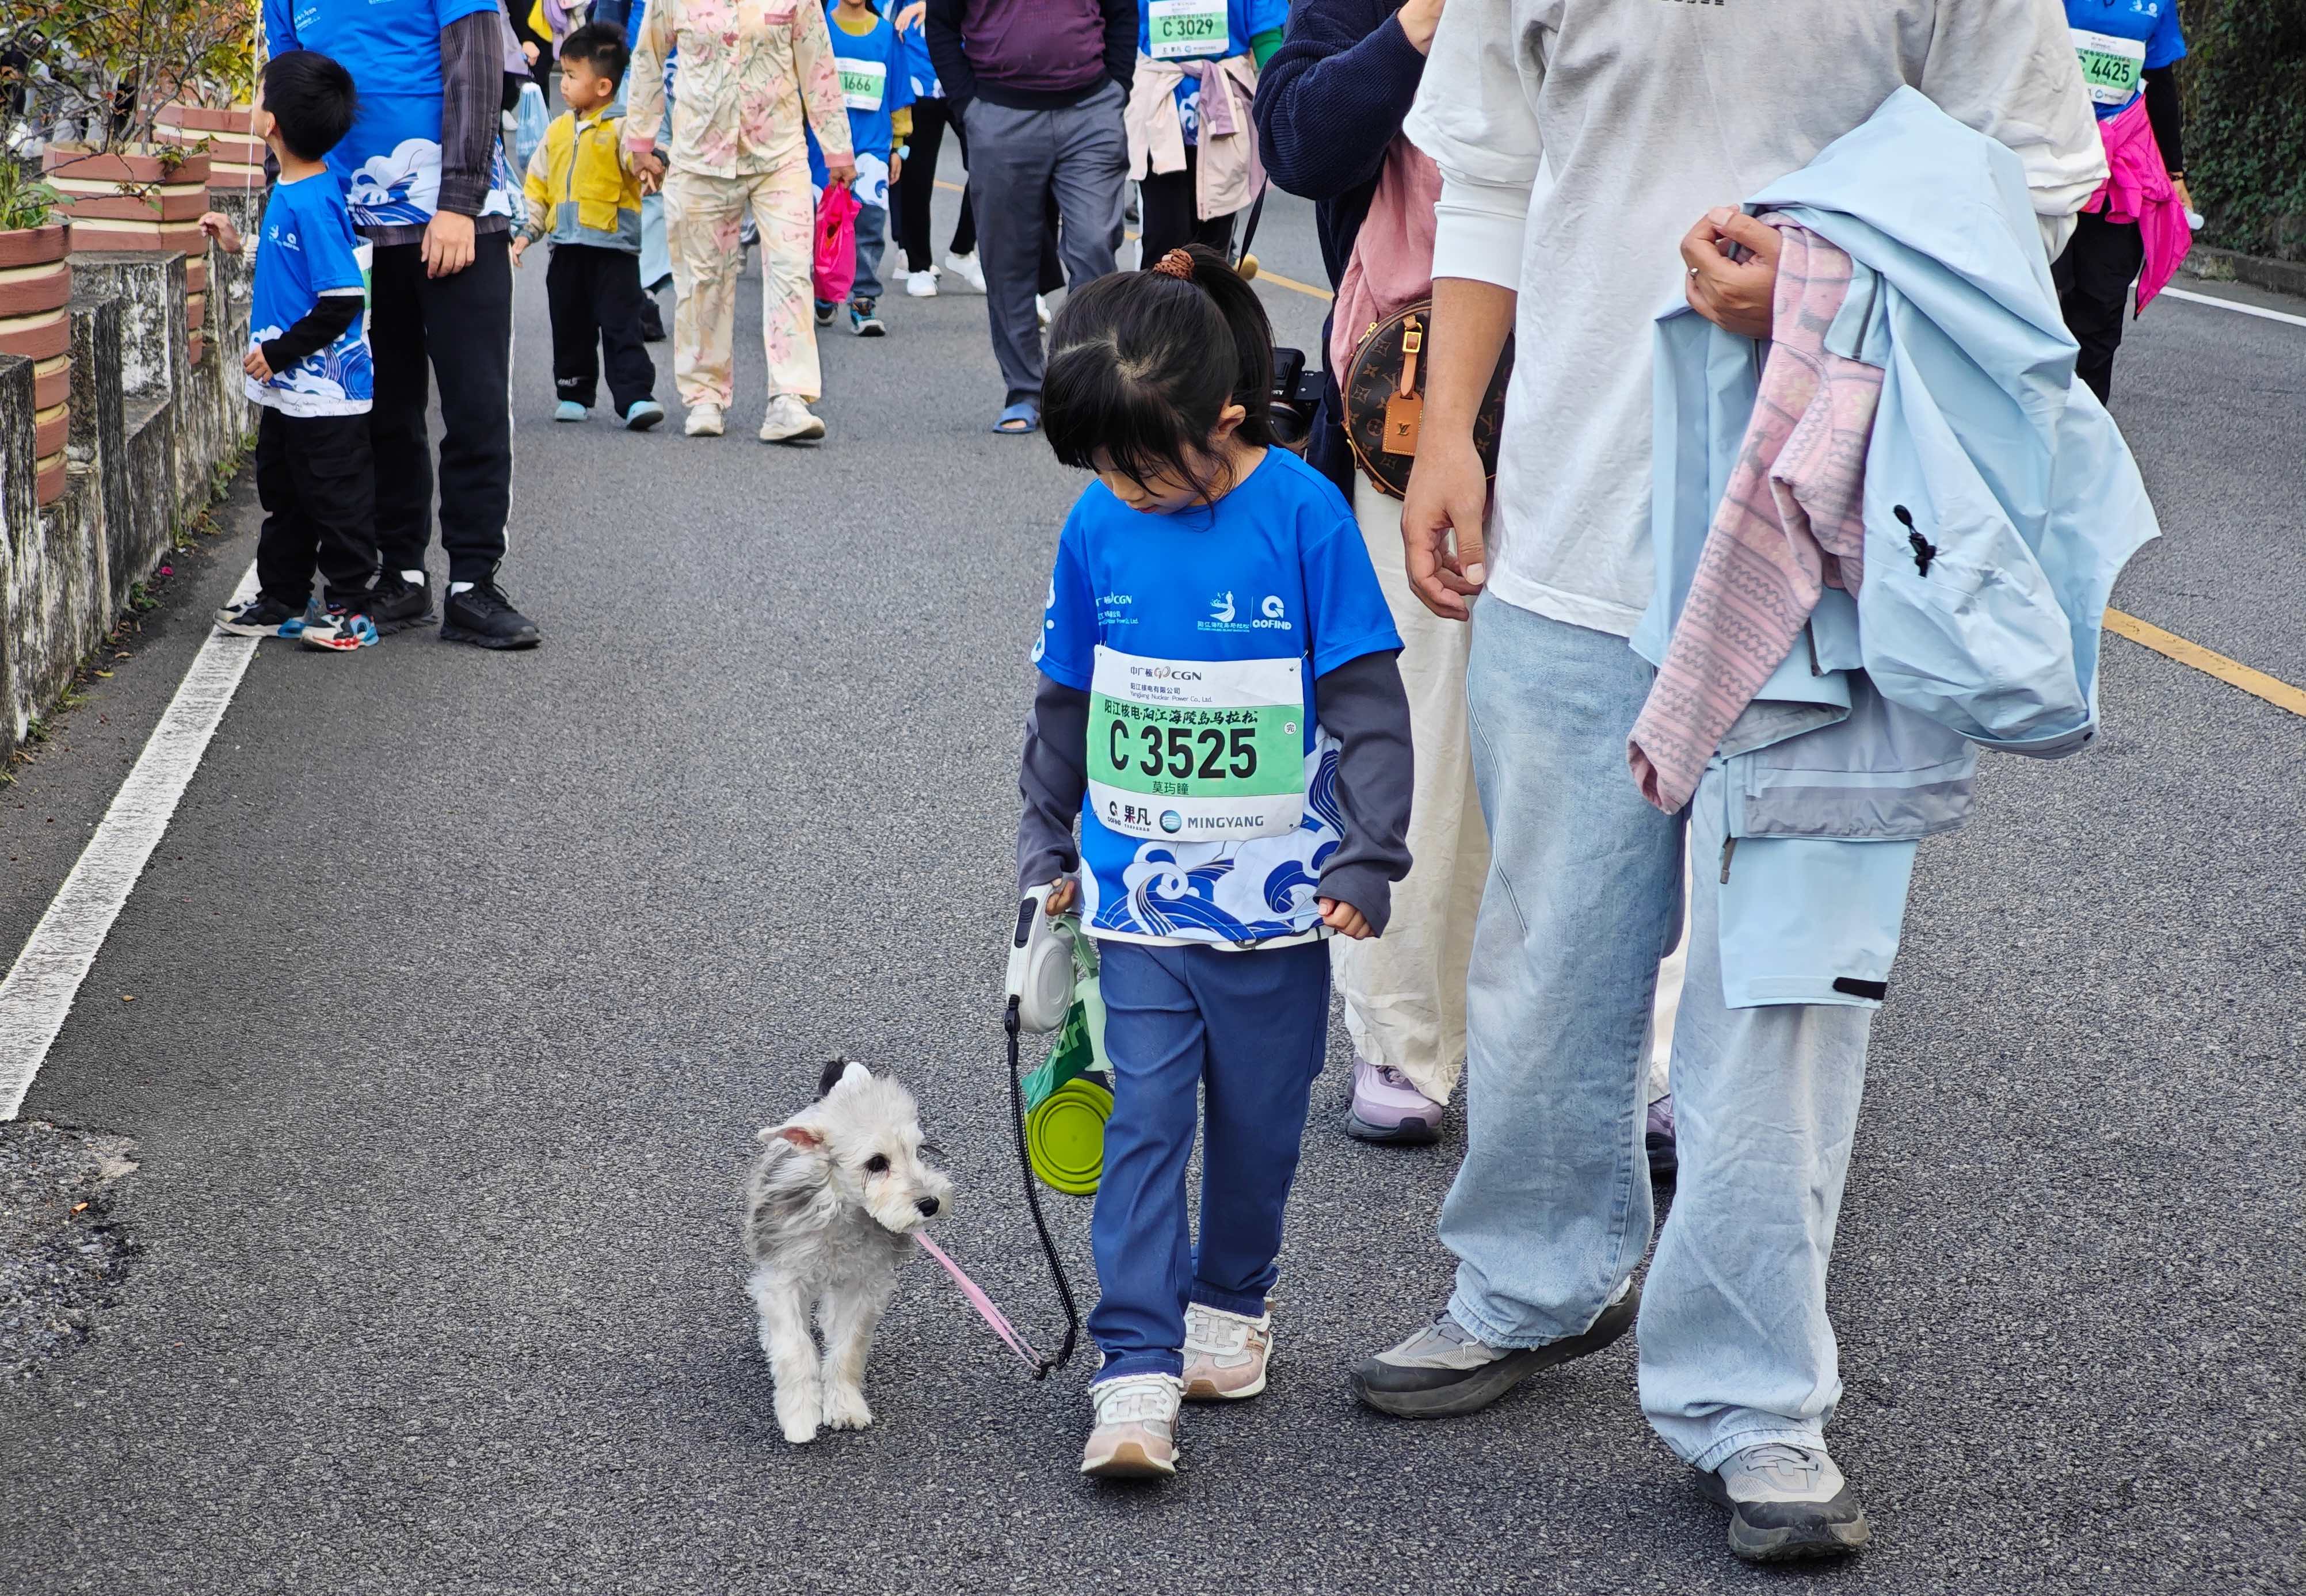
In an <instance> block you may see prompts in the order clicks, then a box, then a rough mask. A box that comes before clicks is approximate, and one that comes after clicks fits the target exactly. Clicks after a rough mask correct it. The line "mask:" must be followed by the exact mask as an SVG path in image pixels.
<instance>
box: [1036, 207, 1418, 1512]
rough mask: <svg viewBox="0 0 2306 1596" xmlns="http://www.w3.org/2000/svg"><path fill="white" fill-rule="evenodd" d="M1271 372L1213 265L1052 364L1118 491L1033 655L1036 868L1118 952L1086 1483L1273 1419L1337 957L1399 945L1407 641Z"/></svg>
mask: <svg viewBox="0 0 2306 1596" xmlns="http://www.w3.org/2000/svg"><path fill="white" fill-rule="evenodd" d="M1272 368H1273V352H1272V330H1271V328H1270V326H1269V325H1268V322H1267V320H1266V319H1265V311H1264V308H1263V307H1262V306H1261V305H1260V303H1258V299H1257V295H1256V294H1255V293H1254V292H1252V291H1251V288H1250V286H1249V285H1248V284H1247V283H1246V282H1244V281H1243V280H1242V278H1241V277H1238V276H1237V275H1235V274H1234V271H1233V270H1232V269H1231V268H1230V267H1228V266H1227V265H1226V263H1225V261H1224V260H1223V259H1222V258H1221V257H1220V256H1218V255H1217V254H1216V253H1215V252H1212V251H1209V250H1207V249H1203V248H1200V247H1194V248H1192V249H1190V250H1185V249H1180V250H1172V251H1170V252H1168V254H1166V256H1164V257H1163V258H1162V260H1160V262H1159V263H1158V264H1157V265H1156V266H1155V267H1153V268H1152V269H1150V270H1148V271H1143V272H1136V273H1127V274H1119V275H1115V276H1111V277H1102V278H1099V279H1098V280H1097V281H1096V282H1093V283H1089V284H1087V285H1085V286H1082V287H1081V288H1080V289H1079V290H1078V291H1076V292H1075V294H1073V295H1072V298H1071V300H1070V301H1069V302H1068V303H1067V304H1066V306H1065V309H1064V311H1063V313H1062V314H1061V315H1060V316H1059V317H1058V318H1057V321H1056V325H1055V328H1054V329H1052V333H1051V339H1050V354H1049V363H1048V371H1047V377H1046V385H1045V388H1044V397H1043V406H1044V407H1043V424H1044V425H1045V427H1046V430H1047V432H1048V438H1049V442H1050V445H1051V447H1052V448H1055V451H1056V455H1057V457H1058V458H1059V459H1060V460H1063V462H1064V463H1065V464H1066V465H1073V466H1079V467H1081V468H1084V469H1087V470H1089V471H1093V472H1095V473H1096V474H1097V482H1095V483H1094V484H1092V485H1091V486H1090V487H1089V489H1088V491H1085V492H1084V493H1082V495H1081V497H1080V501H1079V502H1078V503H1077V504H1075V505H1074V507H1073V510H1072V516H1070V517H1069V518H1068V519H1067V521H1066V523H1065V527H1064V532H1063V535H1062V536H1061V537H1060V538H1059V540H1058V543H1057V559H1056V569H1055V575H1054V576H1052V577H1051V578H1050V583H1049V597H1048V608H1047V612H1046V615H1045V617H1044V619H1043V622H1042V629H1041V636H1040V640H1039V641H1038V643H1037V644H1035V646H1034V649H1033V661H1034V662H1035V663H1036V664H1037V665H1038V667H1039V668H1040V677H1039V680H1038V687H1037V691H1036V694H1035V697H1034V704H1033V713H1032V717H1031V719H1030V720H1029V721H1028V722H1027V724H1026V733H1025V755H1024V764H1023V772H1022V774H1021V778H1020V786H1021V789H1022V791H1023V794H1024V798H1025V807H1024V815H1023V819H1022V821H1021V823H1020V825H1019V828H1018V840H1017V856H1018V874H1019V879H1020V885H1021V889H1022V890H1027V891H1029V890H1030V889H1032V888H1034V887H1038V886H1042V885H1046V884H1050V883H1055V891H1053V892H1051V893H1050V896H1049V899H1048V909H1049V912H1050V913H1052V914H1058V913H1062V912H1063V911H1065V910H1066V909H1070V908H1072V907H1073V906H1074V905H1075V904H1076V902H1077V903H1078V906H1079V909H1080V918H1081V924H1082V926H1083V928H1084V929H1085V930H1086V931H1087V932H1088V934H1089V935H1091V936H1094V937H1096V938H1097V939H1098V951H1099V954H1100V960H1101V966H1100V972H1101V980H1102V984H1103V990H1104V996H1105V1004H1106V1051H1107V1053H1108V1054H1109V1055H1110V1057H1111V1059H1112V1062H1113V1067H1114V1072H1115V1087H1114V1108H1113V1117H1112V1118H1111V1119H1110V1120H1109V1121H1107V1122H1106V1128H1105V1172H1104V1176H1103V1180H1102V1182H1101V1183H1100V1185H1099V1187H1098V1189H1097V1208H1096V1212H1095V1215H1094V1217H1093V1219H1092V1223H1091V1227H1090V1236H1091V1247H1092V1250H1093V1252H1094V1254H1095V1256H1096V1259H1097V1284H1098V1286H1099V1288H1100V1291H1101V1299H1100V1301H1099V1302H1098V1303H1097V1309H1096V1310H1095V1311H1094V1312H1092V1313H1091V1314H1090V1315H1089V1334H1090V1335H1091V1336H1093V1337H1094V1338H1095V1339H1096V1341H1097V1347H1098V1350H1099V1351H1100V1352H1101V1353H1102V1354H1103V1359H1104V1367H1103V1369H1102V1370H1100V1372H1099V1373H1098V1375H1097V1379H1096V1381H1095V1382H1094V1383H1093V1384H1092V1385H1091V1386H1090V1387H1089V1395H1090V1399H1091V1401H1092V1403H1093V1404H1094V1405H1095V1409H1096V1420H1095V1427H1094V1429H1093V1430H1092V1431H1091V1433H1090V1436H1089V1444H1088V1447H1087V1448H1086V1450H1085V1451H1084V1453H1083V1455H1082V1457H1081V1471H1082V1472H1084V1473H1089V1474H1097V1475H1105V1476H1130V1475H1167V1474H1172V1473H1174V1472H1175V1471H1176V1421H1177V1413H1178V1404H1179V1402H1180V1400H1181V1399H1183V1398H1188V1397H1190V1398H1194V1399H1208V1400H1229V1399H1238V1398H1243V1397H1249V1396H1254V1395H1257V1394H1258V1393H1259V1392H1260V1391H1262V1390H1263V1389H1264V1388H1265V1376H1266V1365H1267V1363H1268V1361H1269V1360H1270V1358H1271V1356H1272V1349H1273V1327H1272V1319H1271V1315H1270V1313H1269V1312H1268V1303H1267V1293H1268V1292H1269V1291H1270V1290H1271V1289H1272V1286H1273V1283H1274V1281H1275V1279H1276V1277H1277V1274H1278V1268H1277V1259H1278V1256H1279V1253H1280V1250H1281V1223H1282V1209H1283V1207H1284V1205H1285V1202H1286V1201H1287V1199H1288V1195H1289V1186H1290V1182H1291V1180H1292V1179H1293V1177H1294V1175H1295V1174H1296V1169H1297V1156H1298V1147H1299V1142H1300V1140H1301V1139H1302V1136H1303V1133H1304V1129H1305V1115H1306V1107H1307V1102H1308V1098H1309V1097H1310V1095H1311V1090H1312V1084H1313V1077H1314V1076H1315V1075H1316V1074H1317V1073H1319V1072H1320V1068H1321V1060H1322V1054H1323V1053H1324V1052H1325V1051H1326V1047H1327V1043H1328V1021H1329V954H1328V948H1327V947H1326V946H1325V945H1324V944H1323V939H1324V938H1325V937H1327V936H1328V935H1332V934H1336V935H1344V936H1353V937H1366V936H1374V935H1378V934H1379V932H1381V931H1383V930H1384V929H1385V922H1386V916H1387V912H1388V908H1389V905H1390V900H1391V883H1394V882H1396V881H1398V880H1399V879H1401V877H1402V876H1403V875H1405V874H1406V873H1407V871H1408V869H1409V854H1408V850H1407V849H1406V848H1405V846H1404V844H1403V837H1404V835H1405V832H1406V831H1407V828H1408V823H1409V791H1410V745H1409V710H1408V704H1407V701H1406V699H1405V696H1404V695H1403V691H1402V686H1401V679H1400V676H1399V674H1398V673H1397V672H1396V670H1395V667H1394V656H1395V655H1396V653H1398V652H1399V651H1400V648H1401V639H1400V637H1399V636H1397V635H1396V633H1395V631H1394V627H1393V622H1392V619H1391V618H1390V616H1389V614H1388V610H1387V609H1386V602H1385V595H1384V593H1382V592H1381V591H1380V590H1379V587H1378V584H1377V576H1376V574H1375V572H1374V571H1373V570H1372V569H1371V565H1370V559H1369V554H1368V552H1367V550H1366V548H1365V546H1364V545H1363V543H1362V537H1361V533H1360V532H1359V530H1358V529H1357V527H1356V526H1355V524H1354V517H1353V512H1352V511H1351V510H1350V509H1349V508H1346V505H1345V500H1344V499H1341V498H1340V497H1339V496H1338V494H1337V490H1336V489H1335V488H1334V487H1332V486H1331V485H1330V484H1329V482H1328V481H1327V480H1325V479H1324V478H1323V477H1321V476H1320V474H1318V473H1316V472H1314V471H1313V470H1311V468H1310V467H1308V466H1306V465H1304V464H1303V463H1302V461H1300V460H1298V459H1297V458H1296V457H1294V455H1291V454H1289V453H1288V452H1286V451H1285V450H1283V449H1281V448H1277V447H1275V445H1274V442H1273V433H1272V430H1271V426H1270V423H1269V419H1268V396H1269V394H1270V392H1271V388H1272ZM1076 819H1078V821H1079V823H1080V841H1079V843H1078V846H1076V843H1075V841H1074V822H1075V821H1076ZM1076 869H1078V871H1079V876H1078V879H1077V880H1076V879H1075V878H1074V877H1073V876H1072V875H1071V873H1072V872H1073V871H1075V870H1076ZM1197 1099H1200V1102H1201V1103H1205V1105H1206V1106H1205V1108H1203V1107H1201V1106H1200V1103H1197ZM1197 1120H1199V1121H1200V1127H1199V1128H1200V1131H1201V1134H1202V1136H1203V1138H1204V1142H1203V1148H1202V1177H1201V1208H1200V1218H1201V1224H1200V1238H1199V1245H1198V1246H1196V1245H1195V1244H1194V1238H1193V1237H1192V1236H1191V1233H1190V1226H1189V1224H1188V1220H1187V1216H1186V1208H1185V1166H1186V1161H1187V1159H1188V1157H1189V1156H1191V1152H1192V1147H1193V1139H1194V1134H1195V1131H1196V1128H1197V1126H1196V1122H1197Z"/></svg>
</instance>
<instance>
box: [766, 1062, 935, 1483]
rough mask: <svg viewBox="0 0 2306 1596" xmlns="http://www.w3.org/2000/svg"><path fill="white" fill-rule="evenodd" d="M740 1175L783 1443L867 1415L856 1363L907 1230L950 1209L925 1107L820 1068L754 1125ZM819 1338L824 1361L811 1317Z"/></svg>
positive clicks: (873, 1082)
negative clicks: (815, 1091) (797, 1096)
mask: <svg viewBox="0 0 2306 1596" xmlns="http://www.w3.org/2000/svg"><path fill="white" fill-rule="evenodd" d="M760 1139H761V1140H762V1141H763V1142H764V1143H765V1144H766V1145H765V1147H764V1148H763V1150H762V1152H761V1156H760V1157H759V1158H758V1159H757V1160H756V1161H755V1163H754V1165H753V1168H752V1173H751V1174H749V1175H748V1176H747V1177H746V1181H745V1213H744V1228H745V1259H746V1262H747V1265H748V1266H749V1268H750V1278H749V1280H748V1282H747V1284H749V1286H750V1288H751V1291H752V1293H753V1302H754V1305H755V1306H756V1308H757V1309H759V1310H760V1316H761V1351H762V1353H764V1355H765V1356H766V1357H767V1358H768V1361H769V1369H770V1372H771V1373H772V1374H773V1375H774V1377H775V1378H776V1409H777V1422H778V1424H779V1425H780V1426H781V1427H782V1429H783V1430H784V1435H785V1439H787V1440H789V1441H810V1440H814V1439H816V1430H817V1426H818V1424H819V1423H820V1422H821V1423H823V1424H824V1426H825V1427H827V1428H828V1429H832V1430H862V1429H864V1428H865V1426H867V1424H870V1423H872V1422H873V1410H872V1409H871V1408H869V1407H867V1406H866V1405H865V1358H866V1354H867V1353H869V1352H870V1351H871V1350H872V1346H873V1332H874V1331H875V1329H876V1328H877V1327H879V1325H880V1323H881V1315H882V1313H883V1312H884V1310H886V1309H887V1308H888V1306H889V1299H890V1297H891V1296H892V1295H893V1294H894V1293H895V1292H896V1289H897V1265H898V1263H899V1262H900V1261H901V1259H903V1258H904V1257H905V1255H906V1254H907V1253H909V1252H910V1251H912V1250H913V1249H912V1247H911V1246H910V1244H909V1242H910V1236H911V1235H912V1233H913V1232H914V1231H916V1230H918V1229H919V1228H920V1227H921V1226H922V1225H924V1224H926V1223H927V1221H928V1219H929V1217H930V1216H932V1215H935V1214H938V1213H942V1212H946V1211H949V1210H950V1209H951V1208H952V1181H951V1180H949V1179H948V1178H946V1176H945V1175H944V1173H943V1172H942V1171H940V1170H937V1169H935V1168H933V1167H932V1166H931V1165H928V1164H927V1163H926V1162H924V1161H923V1157H922V1151H923V1149H922V1142H921V1126H920V1110H919V1107H918V1105H917V1104H915V1102H914V1101H913V1094H912V1093H910V1091H907V1090H906V1089H905V1088H904V1087H903V1086H902V1085H901V1084H900V1083H899V1082H898V1081H897V1080H894V1079H893V1078H892V1077H890V1076H887V1075H876V1074H875V1073H874V1072H873V1071H870V1070H868V1069H867V1068H866V1067H865V1066H864V1065H863V1064H860V1063H857V1062H856V1061H854V1060H853V1059H841V1058H837V1059H834V1060H833V1062H832V1063H829V1064H827V1065H826V1066H825V1070H824V1083H823V1085H822V1087H821V1088H819V1095H818V1097H817V1099H816V1102H814V1103H812V1104H810V1105H808V1106H807V1108H805V1109H803V1110H801V1112H800V1113H799V1114H795V1115H794V1116H793V1117H792V1118H790V1120H787V1121H786V1122H784V1123H783V1124H781V1125H770V1126H767V1127H765V1128H764V1129H763V1130H762V1131H761V1132H760ZM812 1308H813V1309H814V1310H816V1322H817V1325H818V1327H820V1328H821V1329H822V1330H823V1331H824V1358H823V1361H822V1363H821V1364H820V1362H819V1360H818V1355H817V1348H816V1341H815V1339H814V1338H812V1336H810V1334H809V1315H810V1310H812Z"/></svg>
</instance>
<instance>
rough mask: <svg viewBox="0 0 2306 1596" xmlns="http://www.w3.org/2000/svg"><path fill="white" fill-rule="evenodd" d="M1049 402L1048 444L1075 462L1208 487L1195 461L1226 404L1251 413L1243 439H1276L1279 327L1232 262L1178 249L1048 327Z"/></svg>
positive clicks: (1084, 298) (1080, 298)
mask: <svg viewBox="0 0 2306 1596" xmlns="http://www.w3.org/2000/svg"><path fill="white" fill-rule="evenodd" d="M1041 403H1042V417H1041V419H1042V425H1043V428H1044V430H1045V431H1046V432H1047V434H1048V439H1049V446H1050V448H1053V449H1054V450H1055V452H1056V456H1057V458H1058V459H1060V460H1062V461H1063V462H1064V463H1065V464H1066V465H1073V466H1079V467H1081V468H1084V469H1087V470H1092V471H1093V470H1097V469H1098V468H1099V467H1100V466H1101V465H1111V466H1113V467H1114V468H1115V469H1116V470H1118V471H1120V472H1122V473H1123V474H1124V475H1127V476H1131V477H1133V478H1135V479H1136V480H1137V481H1139V482H1149V481H1151V480H1152V479H1153V478H1154V477H1156V476H1158V475H1161V474H1165V473H1166V474H1173V475H1175V476H1177V477H1179V478H1181V479H1183V480H1184V481H1188V482H1198V481H1199V480H1200V475H1201V470H1200V468H1199V467H1197V466H1196V465H1195V464H1194V457H1195V456H1196V454H1198V453H1199V452H1200V451H1201V450H1203V449H1205V448H1206V447H1207V445H1208V443H1209V440H1210V438H1211V437H1212V436H1214V435H1215V433H1216V431H1217V422H1218V418H1219V416H1220V414H1222V412H1223V411H1224V409H1225V407H1226V405H1229V404H1231V405H1240V406H1241V407H1242V408H1243V410H1244V411H1246V412H1247V413H1248V414H1247V418H1246V419H1245V420H1244V421H1243V422H1242V424H1241V426H1240V428H1239V430H1238V431H1236V432H1235V433H1234V436H1235V437H1236V438H1238V439H1239V440H1241V441H1242V442H1243V443H1245V444H1251V445H1255V446H1260V447H1264V446H1269V445H1271V444H1272V443H1273V441H1274V436H1273V324H1272V323H1271V322H1270V321H1268V320H1267V319H1266V315H1265V305H1264V303H1262V302H1261V301H1260V299H1259V298H1258V297H1257V291H1256V290H1255V289H1254V288H1251V286H1249V284H1248V282H1247V280H1246V279H1244V278H1243V277H1242V276H1241V275H1240V274H1239V273H1238V272H1236V271H1234V269H1233V268H1232V267H1231V266H1229V265H1227V264H1226V260H1225V257H1224V256H1222V255H1220V254H1218V253H1217V252H1216V251H1215V250H1212V249H1209V248H1208V247H1207V246H1206V245H1202V244H1191V245H1189V246H1187V247H1186V248H1184V249H1181V250H1172V251H1170V252H1168V253H1167V254H1166V255H1164V256H1163V257H1162V258H1161V259H1160V260H1157V261H1156V262H1154V263H1153V265H1152V266H1150V267H1149V269H1146V270H1143V271H1137V272H1115V273H1114V274H1112V275H1111V276H1108V277H1099V278H1097V280H1096V281H1095V282H1092V283H1088V284H1085V285H1083V286H1081V287H1080V289H1079V290H1078V291H1077V292H1075V293H1072V294H1068V295H1067V296H1066V299H1065V308H1064V309H1063V311H1061V312H1058V314H1057V320H1056V324H1055V326H1054V327H1052V328H1051V329H1049V363H1048V371H1047V374H1046V378H1045V379H1044V380H1043V384H1042V395H1041Z"/></svg>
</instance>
